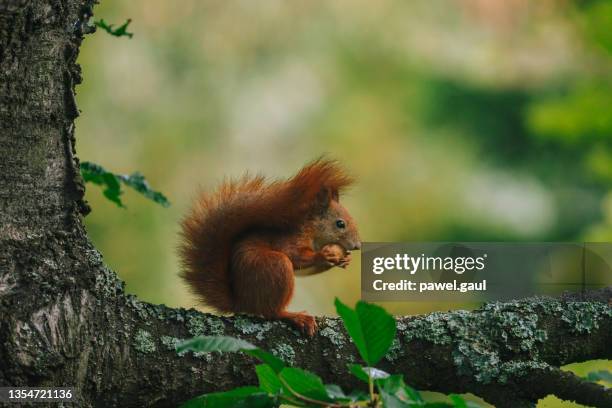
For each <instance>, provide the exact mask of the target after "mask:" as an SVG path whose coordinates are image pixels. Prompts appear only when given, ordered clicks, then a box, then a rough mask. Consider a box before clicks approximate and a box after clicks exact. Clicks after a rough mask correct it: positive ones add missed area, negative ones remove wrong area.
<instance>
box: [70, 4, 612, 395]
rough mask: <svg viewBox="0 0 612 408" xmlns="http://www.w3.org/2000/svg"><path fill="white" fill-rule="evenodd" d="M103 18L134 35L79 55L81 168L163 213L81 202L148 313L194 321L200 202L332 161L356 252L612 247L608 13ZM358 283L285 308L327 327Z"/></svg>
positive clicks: (417, 8)
mask: <svg viewBox="0 0 612 408" xmlns="http://www.w3.org/2000/svg"><path fill="white" fill-rule="evenodd" d="M95 13H96V18H97V19H99V18H104V19H105V20H106V21H107V22H112V23H115V24H121V23H123V22H124V21H125V19H127V18H131V19H132V20H133V22H132V24H131V25H130V27H129V28H130V31H133V32H134V33H135V36H134V38H133V39H131V40H130V39H127V38H125V37H122V38H115V37H112V36H110V35H108V34H106V33H104V32H103V31H102V30H100V29H98V32H97V33H96V34H94V35H91V36H88V38H87V39H86V40H85V43H84V45H83V47H82V50H81V55H80V58H79V61H80V63H81V65H82V68H83V72H84V83H83V84H82V85H80V86H79V87H78V89H77V92H78V95H77V98H78V103H79V107H80V109H81V110H82V111H83V115H82V116H81V117H80V118H79V119H78V121H77V135H78V144H77V148H78V152H79V156H80V158H81V159H82V160H87V161H93V162H96V163H99V164H101V165H103V166H105V167H106V168H107V169H109V170H111V171H114V172H117V173H131V172H132V171H135V170H139V171H141V172H143V173H144V174H145V176H146V177H147V179H148V180H149V182H150V183H151V185H152V186H153V187H154V188H156V189H159V190H160V191H162V192H163V193H165V194H166V195H167V196H168V198H169V199H170V200H171V202H172V206H171V207H170V208H168V209H164V208H162V207H161V206H158V205H156V204H154V203H152V202H150V201H147V200H146V199H144V198H141V197H140V196H139V195H138V194H136V193H133V192H131V191H129V192H127V193H126V195H125V196H124V198H123V201H124V203H125V204H126V205H127V209H125V210H124V209H120V208H118V207H116V206H115V204H113V203H112V202H110V201H107V200H106V199H105V198H104V197H103V196H102V194H101V191H100V189H99V188H98V187H96V186H93V185H90V186H88V190H87V200H88V201H89V202H90V204H91V205H92V207H93V212H92V214H91V215H89V216H88V217H87V218H86V223H87V227H88V230H89V232H90V235H91V237H92V239H93V241H94V242H95V244H96V245H97V246H98V248H100V249H101V250H102V252H103V254H104V258H105V261H106V262H107V264H109V265H110V266H111V267H112V268H113V269H115V270H116V271H117V272H118V274H119V276H120V277H121V278H122V279H123V280H125V281H126V284H127V290H128V291H129V292H131V293H136V294H138V295H139V296H140V297H141V298H142V299H144V300H147V301H151V302H157V303H165V304H167V305H169V306H183V307H195V306H197V304H196V302H195V300H194V298H193V297H192V296H191V295H190V294H189V292H188V290H187V289H186V287H185V286H184V285H183V283H182V282H181V281H180V280H179V279H178V277H177V273H178V260H177V257H176V250H175V248H176V246H177V240H178V235H177V233H178V223H179V221H180V219H181V217H182V215H183V214H184V213H185V212H186V210H187V209H188V208H189V206H190V202H191V200H192V199H193V198H194V196H195V193H196V191H197V190H198V189H199V188H203V189H211V188H213V187H214V186H215V185H216V184H217V183H218V182H219V181H221V180H222V179H223V178H224V177H225V176H239V175H241V174H242V173H243V172H244V171H246V170H251V171H260V172H262V173H264V174H267V175H270V176H272V177H286V176H288V175H290V174H292V173H293V172H295V171H296V170H297V169H298V168H299V167H300V166H301V165H303V164H304V163H305V162H307V161H309V160H311V159H313V158H315V157H317V156H319V155H321V154H322V153H328V154H329V155H330V156H332V157H335V158H338V159H340V160H341V161H342V162H343V163H344V164H345V166H346V167H347V168H348V169H350V171H351V172H352V173H353V174H354V175H355V176H356V177H357V178H358V180H359V182H358V184H357V185H356V186H355V187H354V188H353V189H352V190H351V191H350V192H349V194H348V195H347V197H346V198H345V199H344V202H345V204H346V205H347V207H348V208H349V209H350V210H351V212H352V213H353V215H354V217H355V219H356V220H357V221H358V223H359V226H360V230H361V236H362V238H363V240H364V241H410V240H413V241H428V240H432V241H451V240H463V241H470V240H471V241H487V240H491V241H493V240H494V241H519V240H520V241H541V240H544V241H574V240H576V241H581V240H588V241H608V240H611V239H612V194H611V186H612V70H611V68H612V30H611V29H610V27H612V2H609V1H579V2H578V1H575V2H571V1H553V0H540V1H537V2H535V1H528V0H506V1H504V2H493V1H488V0H457V1H454V2H448V1H426V0H424V1H410V2H405V1H394V0H379V1H376V2H373V1H368V0H353V1H333V2H289V1H280V0H266V1H261V2H254V1H248V0H243V1H224V2H217V1H198V0H182V1H180V2H169V1H161V0H147V1H144V0H132V1H129V2H125V1H124V2H120V1H116V0H103V1H102V4H101V5H100V6H98V7H96V10H95ZM359 282H360V278H359V262H358V260H357V259H356V260H355V262H354V263H353V264H352V266H351V267H350V268H348V269H347V270H341V269H333V270H331V271H329V272H327V273H324V274H320V275H316V276H312V277H308V278H301V279H299V281H298V283H297V286H296V296H295V298H294V301H293V303H292V305H291V306H292V308H293V309H294V310H303V309H306V310H308V311H310V312H312V313H315V314H333V313H334V310H333V299H334V297H335V296H338V297H340V298H341V299H343V300H344V301H345V302H347V303H351V302H354V301H356V300H357V299H358V298H359ZM388 307H389V309H390V310H391V311H393V312H394V313H421V312H425V311H429V310H435V309H442V310H446V309H449V308H453V307H456V305H448V304H447V305H441V304H425V303H414V304H413V303H410V304H391V305H388ZM596 366H597V367H598V368H601V367H605V366H608V367H610V364H609V363H606V362H600V363H599V364H598V365H596ZM593 367H595V366H593ZM551 401H552V400H551ZM551 401H548V405H542V406H562V405H560V404H561V403H560V402H555V401H552V402H551ZM563 406H572V405H571V404H566V405H563Z"/></svg>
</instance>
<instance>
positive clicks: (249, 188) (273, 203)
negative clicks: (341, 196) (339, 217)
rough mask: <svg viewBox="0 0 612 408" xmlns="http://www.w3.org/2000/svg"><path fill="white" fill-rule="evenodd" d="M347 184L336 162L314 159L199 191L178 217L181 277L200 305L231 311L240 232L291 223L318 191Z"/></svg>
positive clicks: (293, 225) (299, 219) (300, 217)
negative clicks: (295, 168) (285, 172)
mask: <svg viewBox="0 0 612 408" xmlns="http://www.w3.org/2000/svg"><path fill="white" fill-rule="evenodd" d="M351 183H352V179H351V178H350V177H348V176H347V175H346V173H345V172H344V171H343V170H342V168H341V167H340V166H339V165H338V164H337V162H335V161H332V160H326V159H319V160H316V161H314V162H312V163H310V164H308V165H306V166H305V167H304V168H302V170H300V171H299V172H298V173H297V174H296V175H295V176H294V177H292V178H290V179H288V180H284V181H273V182H268V181H266V179H265V178H264V177H262V176H249V175H248V174H247V175H245V176H244V177H242V178H241V179H239V180H235V181H227V182H224V183H222V184H221V186H220V187H219V188H218V189H217V191H216V192H214V193H211V194H202V195H201V196H200V197H199V198H198V199H197V200H196V202H195V204H194V206H193V208H192V210H191V212H190V213H189V214H188V215H187V216H186V217H185V218H184V220H183V222H182V231H181V235H182V239H181V243H180V246H179V254H180V257H181V262H182V272H181V276H182V278H183V279H185V281H187V283H188V284H189V285H190V287H191V289H192V290H193V291H194V292H195V294H196V295H197V296H198V297H199V298H200V300H201V301H202V302H203V303H204V304H205V305H207V306H210V307H213V308H215V309H216V310H218V311H221V312H231V311H233V308H234V304H233V298H234V296H233V294H232V286H231V281H230V271H229V267H230V260H231V256H232V247H233V246H234V244H235V243H236V241H237V240H238V239H240V236H241V234H243V233H245V232H247V231H254V232H255V231H257V230H258V229H277V230H281V231H282V230H291V229H294V228H297V227H299V226H300V225H301V224H302V223H303V222H304V221H305V220H306V219H307V217H308V216H309V215H310V213H311V212H312V211H313V209H314V208H315V207H316V205H317V201H318V199H319V195H320V193H321V192H323V191H325V190H326V189H328V190H330V191H332V192H336V193H337V192H338V191H339V190H341V189H342V188H344V187H346V186H348V185H349V184H351Z"/></svg>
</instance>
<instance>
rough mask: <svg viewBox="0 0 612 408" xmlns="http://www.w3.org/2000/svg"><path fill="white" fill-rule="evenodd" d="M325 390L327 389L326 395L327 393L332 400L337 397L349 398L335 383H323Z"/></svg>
mask: <svg viewBox="0 0 612 408" xmlns="http://www.w3.org/2000/svg"><path fill="white" fill-rule="evenodd" d="M325 390H326V391H327V395H329V396H330V397H331V398H333V399H334V400H338V399H349V398H348V397H347V396H346V394H345V393H344V391H342V388H340V386H338V385H336V384H325Z"/></svg>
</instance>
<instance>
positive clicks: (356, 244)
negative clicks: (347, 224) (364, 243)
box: [353, 242, 361, 249]
mask: <svg viewBox="0 0 612 408" xmlns="http://www.w3.org/2000/svg"><path fill="white" fill-rule="evenodd" d="M353 249H361V242H356V243H355V245H354V246H353Z"/></svg>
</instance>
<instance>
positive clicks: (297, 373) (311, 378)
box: [279, 367, 332, 402]
mask: <svg viewBox="0 0 612 408" xmlns="http://www.w3.org/2000/svg"><path fill="white" fill-rule="evenodd" d="M279 377H280V379H281V382H282V383H283V386H284V387H286V388H287V391H288V392H289V393H291V394H295V393H297V394H299V395H303V396H305V397H308V398H311V399H314V400H317V401H324V402H331V401H332V399H331V398H330V396H329V395H328V394H327V390H326V389H325V386H324V385H323V381H321V379H320V378H319V377H318V376H316V375H315V374H313V373H310V372H308V371H305V370H302V369H301V368H293V367H285V368H283V370H282V371H281V372H280V374H279Z"/></svg>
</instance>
